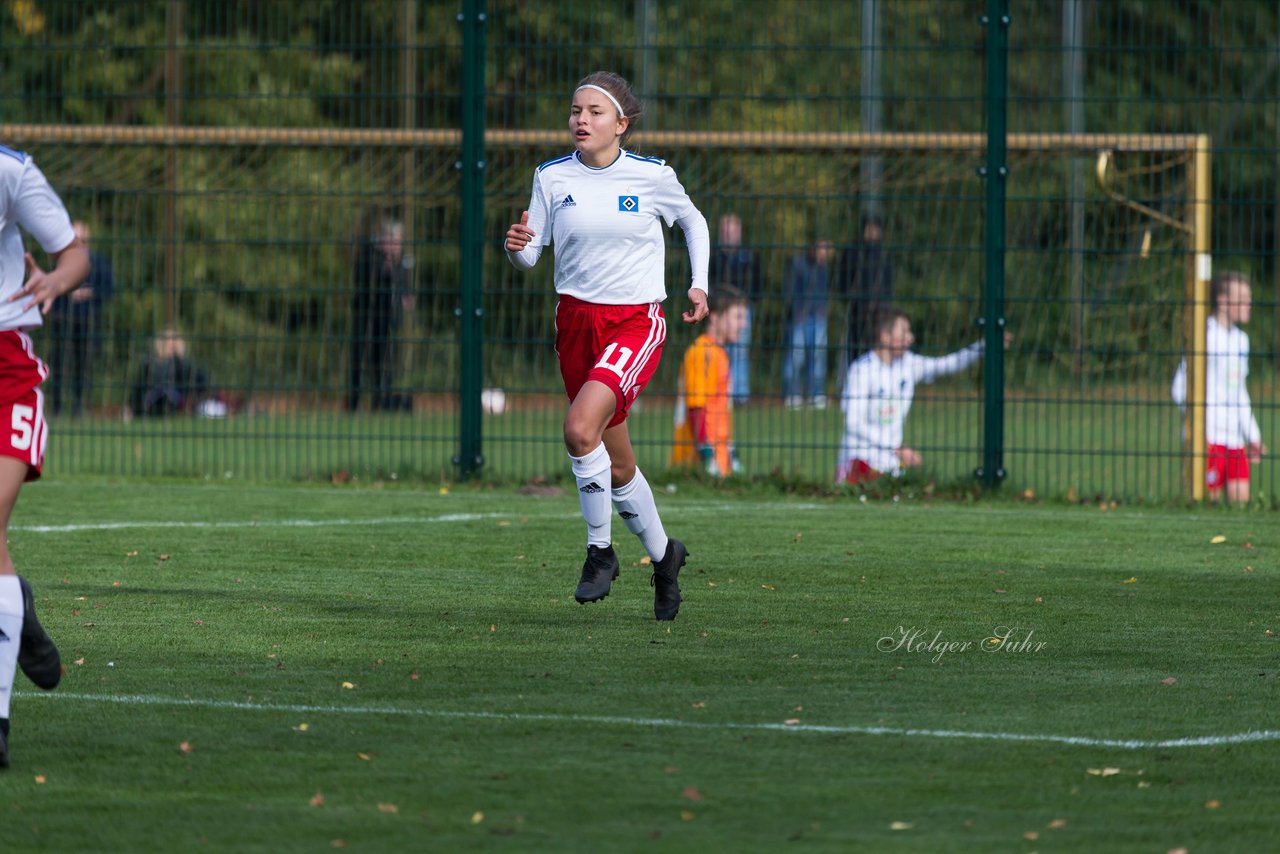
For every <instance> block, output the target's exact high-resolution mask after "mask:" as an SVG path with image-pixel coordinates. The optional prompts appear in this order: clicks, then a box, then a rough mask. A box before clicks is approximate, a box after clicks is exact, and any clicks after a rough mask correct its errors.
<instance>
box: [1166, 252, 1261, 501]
mask: <svg viewBox="0 0 1280 854" xmlns="http://www.w3.org/2000/svg"><path fill="white" fill-rule="evenodd" d="M1210 299H1211V300H1212V302H1213V314H1211V315H1209V321H1208V324H1207V328H1206V330H1205V339H1204V349H1205V360H1204V361H1205V366H1204V435H1205V445H1206V447H1205V453H1206V458H1205V466H1204V480H1205V487H1206V488H1207V490H1208V494H1209V499H1210V500H1212V501H1217V500H1220V499H1221V498H1222V493H1223V489H1224V488H1225V489H1226V495H1227V500H1228V501H1233V502H1239V503H1243V502H1247V501H1248V500H1249V464H1250V463H1253V464H1254V465H1257V464H1258V463H1260V462H1262V456H1263V455H1264V454H1265V453H1266V452H1267V446H1266V445H1264V444H1263V443H1262V430H1261V428H1259V427H1258V419H1257V418H1255V417H1254V416H1253V402H1252V401H1251V400H1250V399H1249V388H1248V386H1247V385H1245V380H1246V379H1248V377H1249V336H1248V335H1246V334H1245V331H1244V330H1243V329H1241V328H1240V326H1241V324H1245V323H1248V322H1249V316H1250V314H1251V311H1252V308H1253V289H1252V287H1250V285H1249V279H1248V278H1247V277H1246V276H1245V275H1244V274H1243V273H1219V274H1218V275H1216V276H1214V277H1213V282H1212V284H1211V285H1210ZM1170 394H1171V396H1172V397H1173V402H1174V403H1176V404H1178V407H1179V408H1181V409H1182V410H1183V411H1184V412H1185V411H1186V406H1187V360H1186V359H1183V360H1182V362H1181V363H1180V364H1179V365H1178V371H1177V373H1175V374H1174V377H1173V387H1172V388H1171V390H1170Z"/></svg>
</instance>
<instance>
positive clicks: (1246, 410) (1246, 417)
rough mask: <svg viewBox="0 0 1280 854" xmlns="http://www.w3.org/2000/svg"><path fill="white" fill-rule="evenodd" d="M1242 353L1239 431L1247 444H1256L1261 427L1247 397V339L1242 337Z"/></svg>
mask: <svg viewBox="0 0 1280 854" xmlns="http://www.w3.org/2000/svg"><path fill="white" fill-rule="evenodd" d="M1243 349H1244V353H1243V355H1242V356H1241V358H1243V359H1244V371H1243V372H1242V375H1241V377H1240V400H1239V403H1240V408H1239V409H1238V410H1237V411H1238V412H1239V413H1240V432H1241V433H1243V434H1244V440H1245V442H1246V443H1247V444H1250V445H1256V444H1258V443H1260V442H1261V441H1262V428H1260V427H1259V426H1258V419H1257V418H1256V417H1255V416H1254V414H1253V400H1252V399H1251V398H1250V397H1249V383H1248V379H1249V339H1248V338H1247V337H1246V338H1245V339H1244V348H1243Z"/></svg>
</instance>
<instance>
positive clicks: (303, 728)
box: [293, 724, 311, 732]
mask: <svg viewBox="0 0 1280 854" xmlns="http://www.w3.org/2000/svg"><path fill="white" fill-rule="evenodd" d="M309 729H311V724H298V725H297V726H296V727H294V728H293V730H294V732H306V731H307V730H309Z"/></svg>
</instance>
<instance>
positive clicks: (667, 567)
mask: <svg viewBox="0 0 1280 854" xmlns="http://www.w3.org/2000/svg"><path fill="white" fill-rule="evenodd" d="M688 557H689V550H688V549H686V548H685V547H684V543H682V542H680V541H679V540H675V539H668V540H667V553H666V554H664V555H663V556H662V560H660V561H658V562H657V563H655V564H654V565H653V575H652V576H650V577H649V584H650V585H651V586H652V587H653V616H655V617H657V618H658V619H659V620H674V619H675V618H676V614H678V613H680V585H679V583H678V582H677V581H676V579H677V577H678V576H679V575H680V567H682V566H684V562H685V561H686V560H687V559H688Z"/></svg>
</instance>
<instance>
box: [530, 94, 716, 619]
mask: <svg viewBox="0 0 1280 854" xmlns="http://www.w3.org/2000/svg"><path fill="white" fill-rule="evenodd" d="M642 112H643V110H642V107H641V105H640V102H639V100H637V99H636V97H635V95H634V94H633V93H632V91H631V87H630V86H629V85H628V84H627V81H626V80H623V79H622V78H621V77H619V76H618V75H616V74H612V73H609V72H606V71H598V72H595V73H593V74H589V75H588V76H587V77H585V78H583V80H582V81H581V82H580V83H579V84H578V87H577V89H575V90H574V93H573V100H572V103H571V105H570V109H569V132H570V133H571V134H572V136H573V143H574V151H573V153H571V154H567V155H565V156H563V157H559V158H556V159H554V160H549V161H547V162H546V163H543V164H542V165H541V166H539V167H538V168H537V170H536V171H535V172H534V175H533V194H532V197H531V199H530V201H529V209H528V210H526V211H525V212H524V213H523V214H521V216H520V221H519V222H516V223H513V224H512V225H511V227H510V228H509V229H508V230H507V234H506V243H505V246H506V250H507V257H508V258H510V259H511V263H512V264H514V265H515V266H516V267H517V268H519V269H521V270H527V269H529V268H531V267H532V266H533V265H534V264H535V263H537V261H538V258H539V256H540V255H541V254H542V250H543V248H544V247H546V246H547V245H550V244H554V245H555V286H556V293H558V294H559V295H560V299H559V301H558V302H557V304H556V355H557V357H558V358H559V361H560V373H561V376H562V378H563V379H564V386H565V392H566V394H567V395H568V397H569V400H570V401H571V402H570V405H569V412H568V414H567V415H566V416H565V420H564V442H565V447H566V449H567V450H568V452H569V458H570V459H571V460H572V462H573V474H574V478H575V480H576V481H577V484H578V499H579V502H580V504H581V507H582V515H583V518H584V519H585V520H586V523H587V559H586V562H585V563H584V564H583V567H582V576H581V579H580V580H579V583H578V587H577V590H576V591H575V592H574V598H575V599H577V601H578V602H581V603H583V604H585V603H587V602H596V601H599V600H600V599H603V598H604V597H606V596H608V595H609V589H610V585H611V584H612V582H613V579H615V578H617V576H618V570H619V564H618V558H617V556H616V555H615V554H614V551H613V546H612V540H611V536H610V523H611V521H612V508H611V506H610V504H611V503H612V506H613V507H616V508H617V510H618V514H619V515H620V516H621V517H622V520H623V522H624V523H625V524H626V526H627V528H628V529H629V530H631V532H632V533H634V534H635V535H636V536H638V537H639V538H640V541H641V543H642V544H643V545H644V548H645V551H646V552H648V554H649V557H650V559H651V561H652V565H653V576H652V578H651V579H650V583H651V584H652V585H653V587H654V606H653V607H654V616H655V617H657V618H658V619H659V620H672V619H675V616H676V613H677V612H678V611H679V609H680V587H679V584H678V583H677V575H678V574H679V572H680V567H681V566H683V565H684V562H685V559H686V558H687V557H688V551H687V550H686V549H685V547H684V544H683V543H681V542H680V541H679V540H675V539H671V538H669V537H667V535H666V532H665V530H664V529H663V527H662V520H661V519H660V518H659V516H658V509H657V506H656V504H655V503H654V500H653V490H652V489H650V487H649V484H648V482H647V481H646V480H645V478H644V475H643V474H642V473H641V472H640V470H639V469H638V468H637V467H636V459H635V451H634V450H633V449H632V447H631V437H630V435H629V434H628V432H627V422H626V418H627V412H628V411H629V409H630V407H631V404H632V403H633V402H634V401H635V399H636V397H637V396H638V395H639V394H640V391H641V389H643V388H644V386H645V384H646V383H648V381H649V379H650V378H651V377H652V376H653V373H654V371H656V370H657V367H658V361H659V359H660V358H661V355H662V345H663V343H664V342H665V341H666V319H665V317H664V316H663V313H662V305H661V303H662V300H664V299H666V296H667V293H666V285H665V283H664V281H663V274H664V269H665V262H664V249H665V240H664V238H663V232H662V223H663V222H664V221H665V222H666V224H667V225H668V226H670V225H671V224H672V223H677V222H678V223H679V224H680V227H681V229H683V231H684V236H685V243H686V244H687V245H688V248H689V262H690V267H691V268H692V281H691V283H690V288H689V301H690V302H691V303H692V308H691V309H689V310H688V311H686V312H685V313H684V320H685V322H686V323H696V322H698V321H700V320H702V319H703V318H704V317H706V315H707V261H708V257H709V255H710V245H711V241H710V236H709V234H708V232H707V222H706V220H705V219H704V218H703V216H702V214H701V213H699V212H698V209H697V208H696V207H695V206H694V204H693V202H692V201H691V200H690V199H689V196H688V194H686V193H685V191H684V187H682V186H681V185H680V182H679V180H677V178H676V175H675V172H674V171H672V169H671V167H669V166H667V165H666V164H665V163H664V162H663V161H661V160H658V159H656V158H651V157H640V156H638V155H636V154H632V153H631V152H629V151H627V150H626V149H624V148H623V147H622V145H623V143H624V142H626V140H627V137H628V136H629V135H630V133H631V130H632V128H633V126H634V125H635V123H636V122H637V121H638V120H639V118H640V115H641V113H642Z"/></svg>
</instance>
